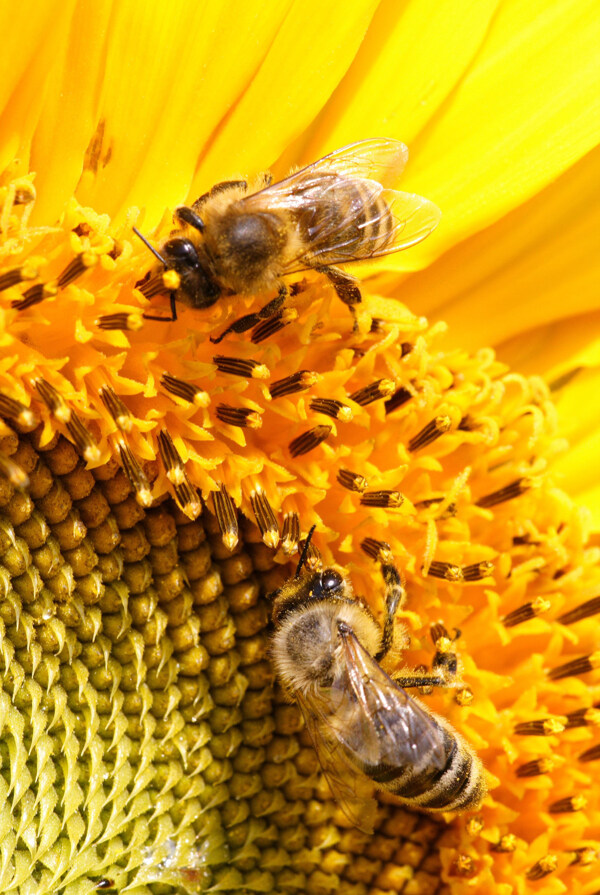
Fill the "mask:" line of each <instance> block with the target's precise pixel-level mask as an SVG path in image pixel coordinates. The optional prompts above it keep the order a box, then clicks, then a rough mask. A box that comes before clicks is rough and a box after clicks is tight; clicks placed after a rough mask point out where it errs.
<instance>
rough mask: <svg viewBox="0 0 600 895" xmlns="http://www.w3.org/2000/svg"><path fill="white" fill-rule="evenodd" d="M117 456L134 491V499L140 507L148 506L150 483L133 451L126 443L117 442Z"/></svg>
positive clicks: (150, 493)
mask: <svg viewBox="0 0 600 895" xmlns="http://www.w3.org/2000/svg"><path fill="white" fill-rule="evenodd" d="M119 456H120V457H121V465H122V467H123V470H124V472H125V475H126V476H127V478H128V479H129V481H130V482H131V485H132V486H133V490H134V491H135V499H136V501H137V502H138V503H139V504H140V506H142V507H149V506H151V504H152V492H151V490H150V483H149V482H148V479H147V478H146V473H145V472H144V470H143V469H142V467H141V466H140V464H139V463H138V461H137V460H136V458H135V456H134V455H133V452H132V451H131V449H130V448H129V446H128V445H126V444H124V443H121V444H119Z"/></svg>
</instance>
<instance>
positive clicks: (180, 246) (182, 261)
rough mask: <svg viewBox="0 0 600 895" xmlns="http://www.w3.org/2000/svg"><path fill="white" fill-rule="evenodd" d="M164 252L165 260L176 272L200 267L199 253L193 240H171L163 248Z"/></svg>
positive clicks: (179, 238) (176, 238) (180, 238)
mask: <svg viewBox="0 0 600 895" xmlns="http://www.w3.org/2000/svg"><path fill="white" fill-rule="evenodd" d="M162 251H163V255H164V256H165V259H166V260H167V261H168V262H169V263H170V264H172V265H173V266H174V267H175V269H176V270H177V269H179V268H180V267H188V268H189V267H197V266H198V252H197V251H196V246H195V245H194V243H193V242H192V241H191V239H183V238H182V237H179V236H177V237H175V238H174V239H169V240H168V241H167V242H166V243H165V244H164V246H163V247H162Z"/></svg>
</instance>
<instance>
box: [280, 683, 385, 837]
mask: <svg viewBox="0 0 600 895" xmlns="http://www.w3.org/2000/svg"><path fill="white" fill-rule="evenodd" d="M296 698H297V701H298V704H299V706H300V708H301V709H302V714H303V715H304V721H305V724H306V729H307V730H308V732H309V733H310V736H311V739H312V741H313V745H314V747H315V752H316V753H317V757H318V759H319V762H320V764H321V768H322V769H323V773H324V774H325V777H326V778H327V782H328V783H329V787H330V789H331V793H332V795H333V798H334V799H335V800H336V802H339V805H340V808H341V809H342V811H343V812H344V814H345V815H346V817H347V818H348V820H350V821H351V822H352V824H353V825H354V826H355V827H357V828H358V829H359V830H362V831H363V833H369V834H371V833H372V832H373V828H374V824H375V814H376V811H377V802H376V801H375V799H374V798H373V796H372V795H369V794H367V792H366V790H367V788H368V789H369V790H370V792H371V793H372V791H373V789H374V787H373V784H371V783H370V781H369V780H368V778H367V777H365V776H364V775H363V774H361V773H360V772H359V771H358V770H357V768H356V767H355V766H354V765H352V764H350V762H349V761H348V757H347V756H346V754H345V751H344V747H343V745H342V742H341V740H340V738H339V735H338V730H337V729H336V728H337V725H336V724H335V716H334V715H333V714H332V713H331V707H329V706H327V705H326V703H325V701H324V700H322V699H319V698H318V697H317V696H315V695H314V694H312V693H308V694H302V693H296Z"/></svg>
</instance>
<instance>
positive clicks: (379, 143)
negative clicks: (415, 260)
mask: <svg viewBox="0 0 600 895" xmlns="http://www.w3.org/2000/svg"><path fill="white" fill-rule="evenodd" d="M407 158H408V150H407V148H406V146H405V145H404V144H403V143H400V142H398V141H397V140H388V139H374V140H362V141H360V142H359V143H352V144H351V145H350V146H344V147H343V148H342V149H338V150H337V151H336V152H331V153H330V154H329V155H326V156H325V157H324V158H322V159H319V161H317V162H314V163H313V164H312V165H308V166H307V167H306V168H302V169H300V170H299V171H296V172H295V173H293V174H291V175H290V176H289V177H286V178H285V180H281V181H279V182H278V183H274V184H272V185H271V186H268V187H266V188H265V189H264V190H260V192H258V193H254V194H252V195H250V196H247V197H245V198H244V199H242V200H241V203H240V204H241V205H242V206H243V207H244V208H245V209H247V211H248V212H252V211H254V210H256V211H257V212H258V211H264V210H265V209H267V208H270V209H273V210H278V209H280V210H281V209H283V210H286V211H288V212H291V213H292V214H296V215H298V220H299V221H301V222H302V233H303V238H302V240H301V246H300V248H299V251H298V253H297V254H296V255H295V256H294V257H291V258H290V259H289V260H288V262H287V265H286V267H285V273H296V272H299V271H301V270H306V269H307V268H310V267H315V266H319V265H330V264H349V263H351V262H353V261H365V260H370V259H372V258H377V257H380V256H382V255H388V254H390V253H391V252H399V251H401V250H402V249H406V248H409V246H412V245H415V243H417V242H420V241H421V240H422V239H425V237H426V236H428V235H429V234H430V233H431V231H432V230H434V229H435V227H437V225H438V223H439V220H440V217H441V213H440V210H439V208H438V207H437V206H436V205H434V204H433V202H430V201H429V200H428V199H424V198H423V197H422V196H417V195H416V194H414V193H402V192H398V191H396V190H392V189H386V188H385V187H386V185H387V184H390V183H394V182H395V181H396V179H397V177H398V175H399V174H400V173H401V171H402V170H403V169H404V165H405V164H406V160H407ZM380 197H381V198H382V199H383V201H382V202H378V201H377V200H379V198H380ZM365 209H368V210H369V214H368V215H365ZM366 218H368V219H366Z"/></svg>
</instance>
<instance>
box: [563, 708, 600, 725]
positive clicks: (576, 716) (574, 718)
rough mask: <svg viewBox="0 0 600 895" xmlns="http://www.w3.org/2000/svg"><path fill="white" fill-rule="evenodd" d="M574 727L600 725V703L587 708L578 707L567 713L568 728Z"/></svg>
mask: <svg viewBox="0 0 600 895" xmlns="http://www.w3.org/2000/svg"><path fill="white" fill-rule="evenodd" d="M573 727H600V703H598V704H596V705H593V706H590V707H589V708H587V709H577V711H575V712H569V714H568V715H567V728H566V729H567V730H570V729H571V728H573Z"/></svg>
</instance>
